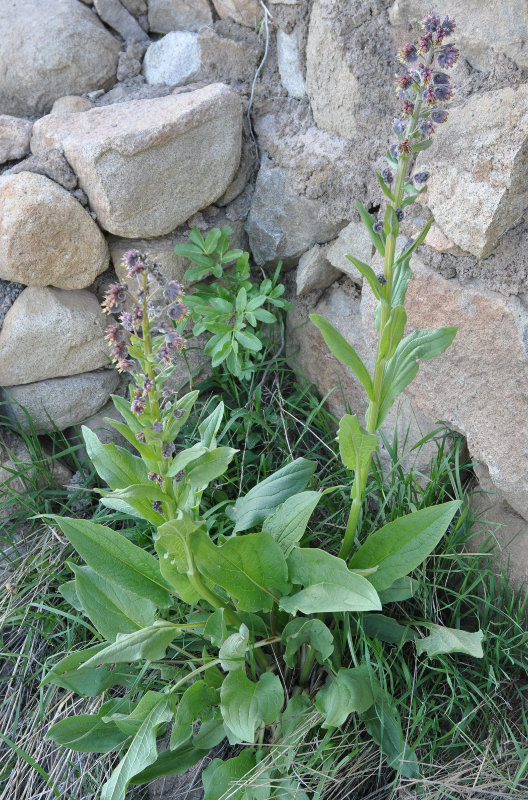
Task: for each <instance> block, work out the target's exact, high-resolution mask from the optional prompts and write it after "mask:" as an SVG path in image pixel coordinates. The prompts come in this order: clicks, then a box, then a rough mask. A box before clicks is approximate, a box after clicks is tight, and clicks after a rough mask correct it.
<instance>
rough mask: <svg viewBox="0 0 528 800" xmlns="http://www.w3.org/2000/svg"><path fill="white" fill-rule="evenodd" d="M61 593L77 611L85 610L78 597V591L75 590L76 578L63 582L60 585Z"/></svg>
mask: <svg viewBox="0 0 528 800" xmlns="http://www.w3.org/2000/svg"><path fill="white" fill-rule="evenodd" d="M59 593H60V594H61V595H62V596H63V597H64V599H65V600H66V602H67V603H69V604H70V605H71V606H72V607H73V608H74V609H75V610H76V611H84V609H83V607H82V603H81V601H80V600H79V598H78V597H77V592H76V591H75V581H74V580H73V581H66V583H63V584H62V585H61V586H59Z"/></svg>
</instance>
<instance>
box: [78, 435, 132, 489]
mask: <svg viewBox="0 0 528 800" xmlns="http://www.w3.org/2000/svg"><path fill="white" fill-rule="evenodd" d="M81 430H82V435H83V439H84V443H85V445H86V452H87V453H88V456H89V458H90V460H91V462H92V464H93V465H94V467H95V469H96V470H97V473H98V475H99V477H100V478H102V479H103V481H104V482H105V483H107V484H108V486H109V487H110V488H111V489H125V488H126V487H127V486H130V484H133V483H143V482H145V483H146V481H147V468H146V467H145V464H144V463H143V461H142V460H141V459H140V458H138V457H137V456H133V455H132V453H130V452H129V451H128V450H125V448H124V447H118V446H117V445H116V444H114V443H113V442H111V443H110V444H102V443H101V442H100V441H99V439H98V437H97V436H96V435H95V433H94V432H93V431H92V430H90V428H87V427H86V426H85V425H83V426H82V428H81Z"/></svg>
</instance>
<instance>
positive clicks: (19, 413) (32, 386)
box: [4, 369, 119, 433]
mask: <svg viewBox="0 0 528 800" xmlns="http://www.w3.org/2000/svg"><path fill="white" fill-rule="evenodd" d="M118 385H119V375H118V373H117V372H116V370H114V369H101V370H97V371H96V372H84V373H82V374H81V375H73V376H71V377H68V378H52V379H51V380H45V381H38V382H37V383H28V384H26V385H25V386H8V387H6V389H5V391H4V399H5V400H7V401H8V402H9V406H8V414H9V416H10V417H11V418H13V419H15V420H16V422H17V426H18V427H20V428H22V430H30V429H31V428H32V427H33V428H34V429H35V430H36V432H37V433H44V432H46V431H49V430H52V429H53V428H54V427H55V428H58V429H59V430H61V431H62V430H64V429H65V428H69V427H70V426H71V425H77V424H78V423H80V422H83V421H84V420H85V419H86V418H87V417H91V416H92V415H93V414H96V413H97V412H98V411H99V409H100V408H102V407H103V406H104V405H105V403H106V402H107V401H108V398H109V397H110V395H111V394H112V393H113V392H115V391H116V389H117V387H118ZM24 409H25V410H26V412H27V414H26V413H25V412H24ZM27 415H29V417H30V420H31V422H30V420H29V419H28V416H27Z"/></svg>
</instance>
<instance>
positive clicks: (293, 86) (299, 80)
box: [277, 29, 306, 98]
mask: <svg viewBox="0 0 528 800" xmlns="http://www.w3.org/2000/svg"><path fill="white" fill-rule="evenodd" d="M277 60H278V63H279V72H280V77H281V83H282V85H283V86H284V88H285V89H286V91H287V92H288V94H289V95H291V96H292V97H298V98H300V97H304V96H305V94H306V85H305V82H304V77H303V73H302V64H301V54H300V52H299V45H298V41H297V32H296V30H295V29H294V30H293V31H292V32H291V33H286V32H285V31H283V30H280V29H279V30H278V31H277Z"/></svg>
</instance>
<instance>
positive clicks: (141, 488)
mask: <svg viewBox="0 0 528 800" xmlns="http://www.w3.org/2000/svg"><path fill="white" fill-rule="evenodd" d="M96 491H98V492H99V494H101V495H102V497H103V498H104V499H103V503H105V502H106V500H108V499H110V500H111V501H112V500H118V501H121V502H123V501H124V502H125V503H127V505H129V506H132V508H134V509H135V510H136V511H137V512H138V513H139V514H141V516H142V517H143V519H146V520H147V521H148V522H152V523H153V524H154V525H159V524H160V523H161V522H163V519H164V517H163V515H162V514H160V513H158V512H157V511H154V510H153V508H152V503H153V502H154V501H156V500H159V501H160V502H162V503H170V501H171V497H170V496H169V495H168V494H167V493H166V492H164V491H163V489H162V488H161V486H158V485H157V484H156V483H154V482H152V481H146V482H145V483H136V484H133V485H132V486H127V488H126V489H114V490H113V491H112V492H107V491H105V490H104V489H97V490H96Z"/></svg>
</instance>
